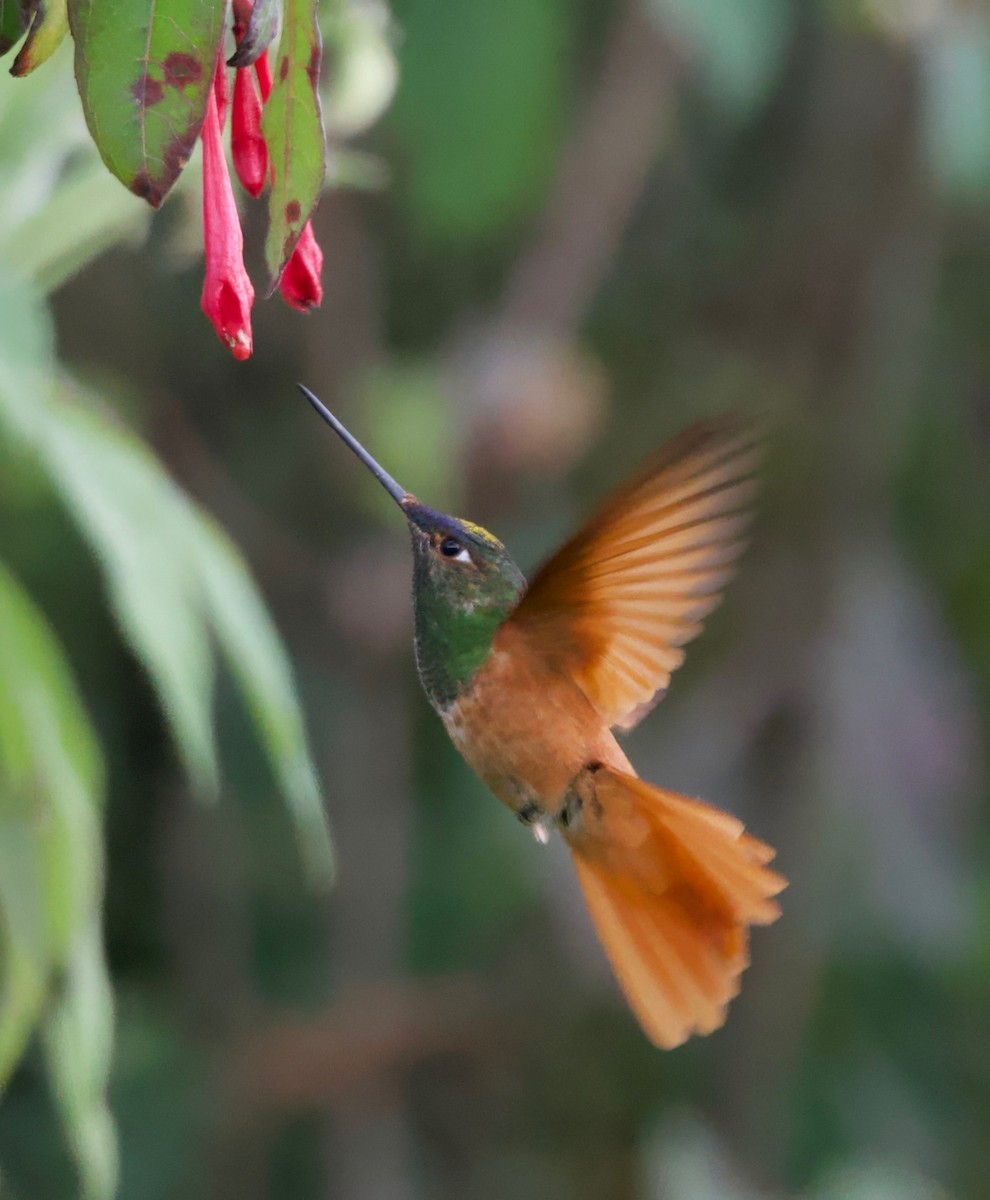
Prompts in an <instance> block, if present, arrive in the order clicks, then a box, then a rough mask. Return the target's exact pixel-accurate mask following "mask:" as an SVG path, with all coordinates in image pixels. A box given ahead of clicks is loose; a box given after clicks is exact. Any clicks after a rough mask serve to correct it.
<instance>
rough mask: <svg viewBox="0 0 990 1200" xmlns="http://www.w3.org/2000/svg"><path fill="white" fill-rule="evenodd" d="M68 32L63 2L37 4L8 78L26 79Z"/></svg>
mask: <svg viewBox="0 0 990 1200" xmlns="http://www.w3.org/2000/svg"><path fill="white" fill-rule="evenodd" d="M68 32H69V21H68V18H67V16H66V12H65V0H40V3H39V4H37V5H36V7H35V9H34V15H33V16H32V18H31V28H30V29H29V30H28V35H27V39H26V40H25V42H24V45H23V46H22V47H21V48H20V50H19V51H18V54H17V57H16V58H15V59H14V62H13V64H12V66H11V68H10V73H11V75H16V76H18V77H19V76H21V75H30V74H31V72H32V71H33V70H34V69H35V68H36V67H40V66H41V64H42V63H43V62H47V61H48V59H49V58H51V56H52V55H53V54H54V53H55V51H56V50H57V49H58V47H59V46H60V45H61V42H62V39H63V38H64V37H65V35H66V34H67V33H68Z"/></svg>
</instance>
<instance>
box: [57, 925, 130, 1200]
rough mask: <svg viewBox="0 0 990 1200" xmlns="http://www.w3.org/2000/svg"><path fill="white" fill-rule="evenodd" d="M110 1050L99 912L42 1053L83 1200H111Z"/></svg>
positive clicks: (109, 999)
mask: <svg viewBox="0 0 990 1200" xmlns="http://www.w3.org/2000/svg"><path fill="white" fill-rule="evenodd" d="M112 1050H113V996H112V994H111V991H110V980H109V978H108V977H107V972H106V968H105V966H104V962H103V954H102V947H101V945H100V925H99V914H98V912H96V913H94V914H93V919H92V920H91V921H90V922H89V924H88V925H86V926H84V927H83V928H82V930H81V931H80V932H79V934H78V935H77V937H76V938H75V940H74V942H73V946H72V952H71V954H70V955H69V959H68V963H67V969H66V972H65V975H64V979H63V984H62V992H61V995H60V997H59V1000H58V1003H57V1004H56V1005H55V1006H54V1008H53V1010H52V1012H51V1014H50V1015H49V1017H48V1020H47V1022H46V1026H45V1052H46V1057H47V1059H48V1070H49V1073H50V1075H51V1079H52V1083H53V1085H54V1092H55V1097H56V1100H57V1102H58V1106H59V1112H60V1114H61V1117H62V1122H63V1124H64V1125H65V1129H66V1133H67V1134H68V1138H69V1143H70V1145H71V1147H72V1151H73V1154H74V1156H75V1159H76V1163H77V1166H78V1168H79V1175H80V1179H81V1181H82V1193H83V1196H84V1197H85V1200H111V1197H112V1196H113V1194H114V1192H115V1191H116V1187H117V1170H118V1161H117V1135H116V1131H115V1130H114V1125H113V1118H112V1116H111V1114H110V1109H109V1106H108V1105H107V1101H106V1086H107V1078H108V1076H109V1073H110V1060H111V1054H112Z"/></svg>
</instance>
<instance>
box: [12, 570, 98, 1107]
mask: <svg viewBox="0 0 990 1200" xmlns="http://www.w3.org/2000/svg"><path fill="white" fill-rule="evenodd" d="M0 628H2V629H3V631H4V636H3V638H0V937H2V942H3V962H4V971H3V994H2V1000H0V1085H2V1083H3V1081H4V1079H5V1078H6V1077H7V1075H8V1074H9V1072H10V1070H11V1068H12V1067H13V1065H14V1063H15V1062H16V1061H17V1058H18V1057H19V1056H20V1053H21V1051H22V1050H23V1046H24V1042H25V1040H26V1038H27V1036H28V1034H29V1033H30V1030H31V1027H32V1025H33V1024H34V1022H35V1021H36V1019H37V1017H38V1015H39V1013H40V1009H41V1005H42V1003H43V1001H44V999H45V996H46V994H47V989H48V986H49V981H50V979H51V977H52V973H53V971H54V970H55V969H57V968H59V967H61V966H62V965H63V964H64V963H65V961H66V960H67V958H68V956H69V954H70V951H71V950H72V947H73V945H74V943H75V940H76V937H77V935H78V932H79V929H80V928H81V927H86V926H88V924H89V923H90V922H91V921H93V920H95V919H96V916H97V913H98V909H99V902H100V896H101V889H102V869H103V867H102V853H101V847H100V839H99V832H98V813H99V806H100V803H101V801H102V797H103V766H102V760H101V758H100V754H99V750H98V748H97V744H96V740H95V737H94V735H93V731H92V728H91V726H90V724H89V720H88V718H87V716H86V714H85V711H84V710H83V707H82V704H81V702H80V700H79V697H78V694H77V692H76V689H75V684H74V682H73V680H72V676H71V673H70V671H69V668H68V664H67V663H66V661H65V657H64V655H63V653H62V650H61V647H59V645H58V643H57V642H56V640H55V638H54V636H53V634H52V633H51V631H50V630H49V629H48V627H47V624H46V623H45V621H44V618H43V617H42V616H41V614H40V613H39V612H38V610H37V609H36V608H35V607H34V605H33V604H32V603H31V601H30V599H29V598H28V597H27V595H26V594H25V593H24V591H23V590H22V589H21V588H20V587H19V585H18V584H17V583H16V582H15V581H14V580H13V578H12V577H11V576H10V575H9V574H8V573H7V572H6V570H4V568H3V567H2V566H0ZM90 950H91V952H92V953H94V954H95V955H96V961H97V963H99V962H101V961H102V960H101V954H100V949H99V940H98V938H97V940H96V942H95V944H94V945H92V946H91V947H90ZM90 967H91V968H92V967H93V964H92V963H91V964H90Z"/></svg>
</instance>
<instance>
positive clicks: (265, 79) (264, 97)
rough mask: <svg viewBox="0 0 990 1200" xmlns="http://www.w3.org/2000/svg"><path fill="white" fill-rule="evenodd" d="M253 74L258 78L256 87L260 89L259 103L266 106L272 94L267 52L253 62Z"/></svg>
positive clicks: (270, 70) (270, 71)
mask: <svg viewBox="0 0 990 1200" xmlns="http://www.w3.org/2000/svg"><path fill="white" fill-rule="evenodd" d="M254 70H255V74H256V75H257V76H258V87H260V88H261V103H262V104H266V103H267V101H268V97H269V96H270V95H271V94H272V69H271V67H270V66H269V64H268V51H267V50H265V51H263V52H262V53H261V54H259V55H258V57H257V58H256V59H255V60H254Z"/></svg>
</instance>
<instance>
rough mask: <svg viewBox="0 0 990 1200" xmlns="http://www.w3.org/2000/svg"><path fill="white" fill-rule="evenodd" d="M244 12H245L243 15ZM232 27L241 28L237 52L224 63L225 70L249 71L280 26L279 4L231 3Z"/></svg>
mask: <svg viewBox="0 0 990 1200" xmlns="http://www.w3.org/2000/svg"><path fill="white" fill-rule="evenodd" d="M242 9H243V10H247V11H244V12H243V13H242ZM234 23H235V26H236V25H237V24H238V23H241V24H242V25H243V33H241V35H240V37H239V39H238V42H237V49H236V50H235V51H234V53H233V54H232V55H231V56H230V58H228V59H227V66H228V67H249V66H251V64H252V63H254V62H256V61H257V60H258V59H259V58H260V57H261V55H262V54H264V52H265V51H266V50H267V49H268V47H269V46H270V45H271V44H272V41H273V40H274V39H275V37H276V36H277V35H278V31H279V29H280V28H281V26H282V0H255V3H254V4H253V5H251V4H247V3H245V0H235V2H234Z"/></svg>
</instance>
